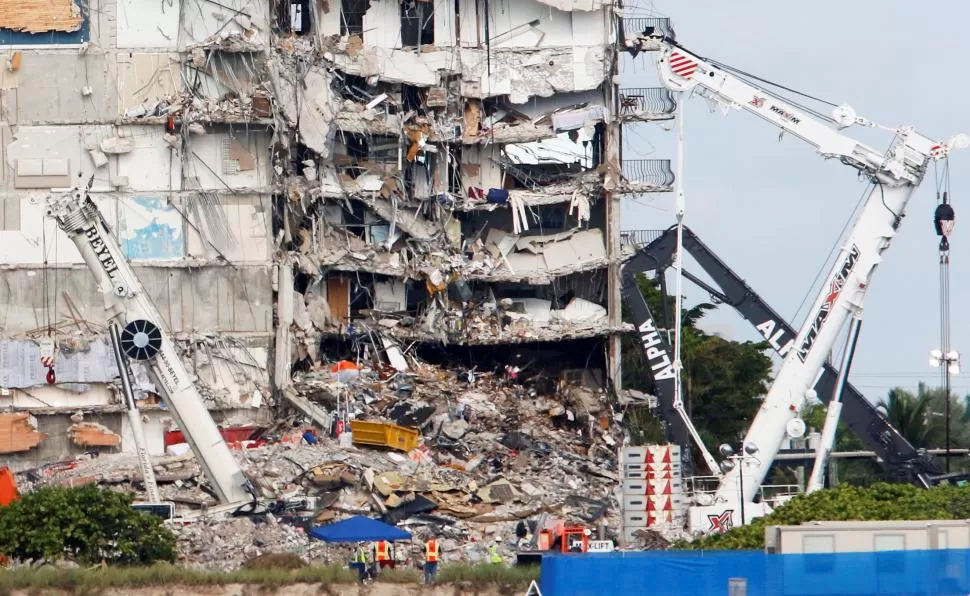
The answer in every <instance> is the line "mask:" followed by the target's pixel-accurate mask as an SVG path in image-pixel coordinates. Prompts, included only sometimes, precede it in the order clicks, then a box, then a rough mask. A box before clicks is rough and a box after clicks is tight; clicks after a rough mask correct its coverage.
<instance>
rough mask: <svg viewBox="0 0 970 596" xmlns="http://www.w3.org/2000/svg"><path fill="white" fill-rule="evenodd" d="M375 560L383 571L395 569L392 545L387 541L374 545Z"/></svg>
mask: <svg viewBox="0 0 970 596" xmlns="http://www.w3.org/2000/svg"><path fill="white" fill-rule="evenodd" d="M374 560H375V561H377V566H378V567H380V568H381V569H384V568H385V567H390V568H391V569H394V551H392V550H391V543H390V542H388V541H387V540H379V541H377V543H376V544H375V545H374Z"/></svg>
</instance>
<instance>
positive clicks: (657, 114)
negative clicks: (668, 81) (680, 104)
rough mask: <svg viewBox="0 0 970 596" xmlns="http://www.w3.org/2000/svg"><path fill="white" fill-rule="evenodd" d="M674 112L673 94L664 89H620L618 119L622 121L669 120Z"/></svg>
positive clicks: (675, 106)
mask: <svg viewBox="0 0 970 596" xmlns="http://www.w3.org/2000/svg"><path fill="white" fill-rule="evenodd" d="M676 110H677V101H676V100H674V94H673V93H671V92H670V90H669V89H666V88H665V87H633V88H628V89H620V117H621V118H623V119H624V120H640V121H650V120H670V119H671V118H673V117H674V111H676Z"/></svg>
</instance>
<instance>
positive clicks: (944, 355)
mask: <svg viewBox="0 0 970 596" xmlns="http://www.w3.org/2000/svg"><path fill="white" fill-rule="evenodd" d="M946 180H947V182H946V184H947V186H948V185H949V170H948V171H947V178H946ZM948 194H949V193H948V192H947V191H946V190H944V191H943V196H942V197H941V196H940V194H939V193H937V195H936V196H937V199H939V200H940V203H939V204H938V205H937V206H936V211H935V212H934V213H933V228H934V229H935V230H936V235H937V236H939V237H940V349H938V350H933V351H931V352H930V366H933V367H938V366H941V365H942V368H943V395H944V397H945V399H946V402H945V403H944V407H943V418H944V424H946V429H945V431H944V436H945V438H944V441H945V442H946V446H945V447H946V471H947V473H948V474H949V473H950V375H951V374H954V375H956V374H959V373H960V355H959V354H957V353H956V352H955V351H953V350H952V349H950V234H952V233H953V226H954V224H956V213H955V212H954V211H953V207H952V206H951V205H950V201H949V197H948Z"/></svg>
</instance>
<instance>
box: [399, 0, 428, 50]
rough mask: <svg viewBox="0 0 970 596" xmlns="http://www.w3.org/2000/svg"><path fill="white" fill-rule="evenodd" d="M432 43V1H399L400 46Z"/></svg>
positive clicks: (418, 46) (409, 46)
mask: <svg viewBox="0 0 970 596" xmlns="http://www.w3.org/2000/svg"><path fill="white" fill-rule="evenodd" d="M433 45H434V3H433V2H424V1H423V0H404V1H403V2H401V47H402V48H418V49H419V50H420V48H421V47H422V46H433Z"/></svg>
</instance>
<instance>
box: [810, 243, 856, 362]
mask: <svg viewBox="0 0 970 596" xmlns="http://www.w3.org/2000/svg"><path fill="white" fill-rule="evenodd" d="M860 254H861V253H860V251H859V247H858V246H856V245H855V244H853V245H852V248H850V249H849V252H848V254H846V255H845V260H844V261H843V262H842V267H840V268H839V271H838V273H836V274H835V279H833V280H832V284H831V285H830V286H829V293H828V295H826V297H825V300H824V301H823V302H822V304H821V306H819V307H818V312H816V313H815V320H814V321H812V327H811V329H809V330H808V334H807V335H806V336H805V339H804V340H802V345H801V346H800V347H799V348H798V359H799V360H801V361H802V362H805V358H807V357H808V353H809V352H811V351H812V346H813V345H815V340H816V339H817V338H818V334H819V332H820V331H821V330H822V325H824V324H825V321H826V319H828V318H829V313H831V312H832V306H833V305H834V304H835V301H836V300H838V299H839V294H841V293H842V289H843V288H844V287H845V282H846V281H847V280H848V279H849V274H850V273H852V269H853V268H854V267H855V264H856V262H857V261H858V260H859V255H860Z"/></svg>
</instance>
